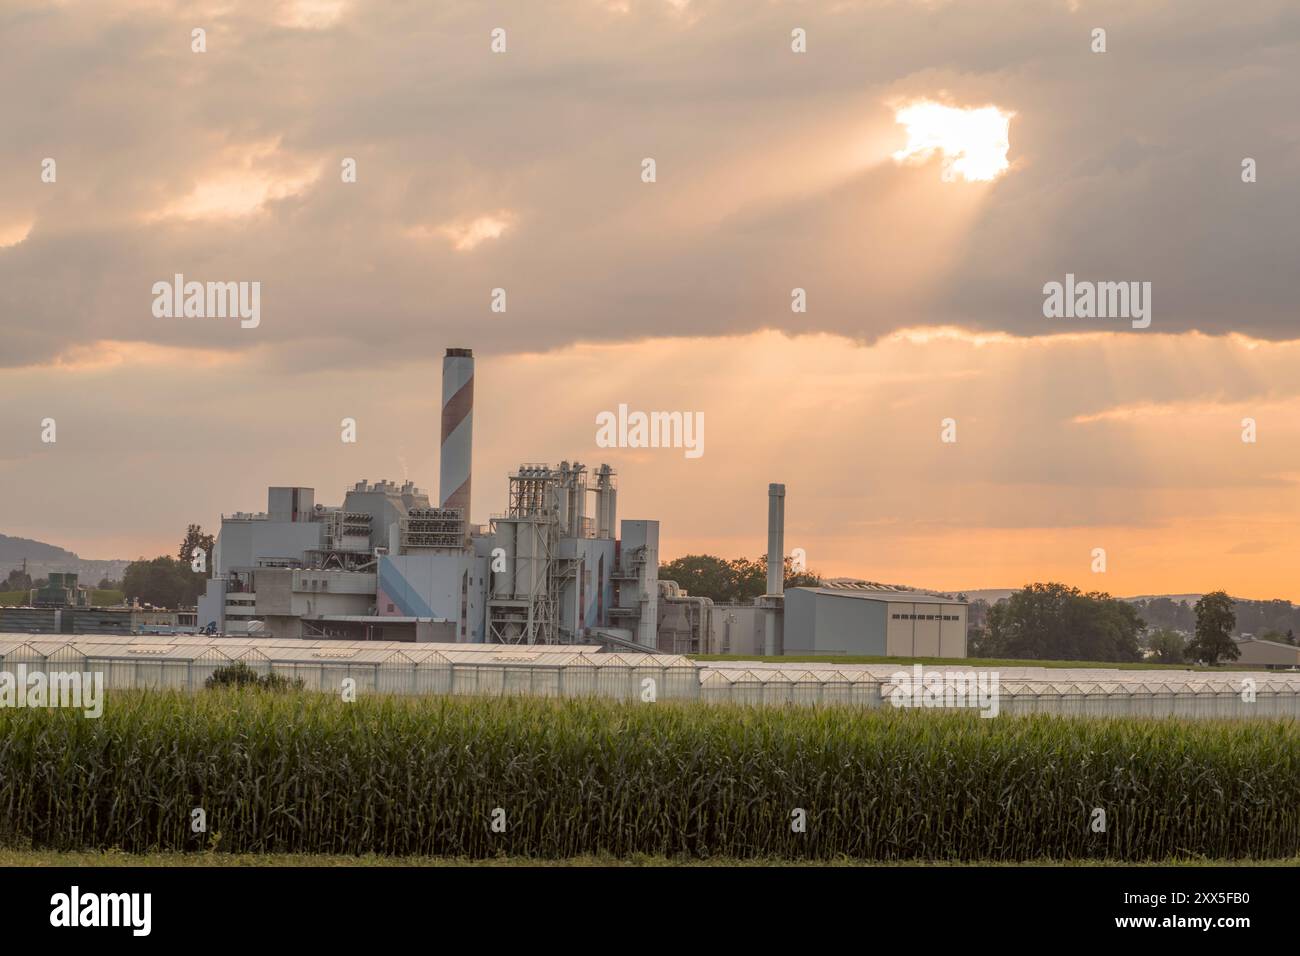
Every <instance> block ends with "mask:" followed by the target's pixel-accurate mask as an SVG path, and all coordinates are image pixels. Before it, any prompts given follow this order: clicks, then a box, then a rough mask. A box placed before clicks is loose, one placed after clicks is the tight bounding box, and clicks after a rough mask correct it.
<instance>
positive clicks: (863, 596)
mask: <svg viewBox="0 0 1300 956" xmlns="http://www.w3.org/2000/svg"><path fill="white" fill-rule="evenodd" d="M788 590H789V591H810V592H812V593H813V594H824V595H826V596H827V597H839V598H854V599H857V600H859V601H884V602H885V603H887V604H959V605H961V606H962V607H965V606H966V604H967V602H966V601H958V600H957V599H956V598H946V597H939V596H938V595H937V594H924V593H922V592H920V591H857V590H853V589H849V588H789V589H788Z"/></svg>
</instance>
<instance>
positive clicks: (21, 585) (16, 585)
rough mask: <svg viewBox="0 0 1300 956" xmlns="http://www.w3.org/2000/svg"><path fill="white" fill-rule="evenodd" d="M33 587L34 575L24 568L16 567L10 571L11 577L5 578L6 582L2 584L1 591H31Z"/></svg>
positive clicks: (0, 585)
mask: <svg viewBox="0 0 1300 956" xmlns="http://www.w3.org/2000/svg"><path fill="white" fill-rule="evenodd" d="M31 589H32V576H31V575H30V574H28V573H27V572H26V571H24V570H23V569H22V568H14V569H13V570H12V571H10V572H9V577H7V578H5V580H4V584H0V591H30V590H31Z"/></svg>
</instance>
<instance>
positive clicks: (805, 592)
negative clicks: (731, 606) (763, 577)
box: [784, 587, 966, 657]
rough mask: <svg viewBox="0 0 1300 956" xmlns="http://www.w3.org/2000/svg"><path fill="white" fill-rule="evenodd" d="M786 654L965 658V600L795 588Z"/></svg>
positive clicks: (789, 597) (788, 605)
mask: <svg viewBox="0 0 1300 956" xmlns="http://www.w3.org/2000/svg"><path fill="white" fill-rule="evenodd" d="M784 631H785V648H784V652H785V653H786V654H815V655H830V654H863V655H873V656H881V657H884V656H888V657H965V656H966V604H965V603H963V602H961V601H956V600H953V599H952V598H947V597H941V596H938V595H932V594H923V593H921V592H918V591H902V590H896V589H892V588H887V589H880V590H873V589H870V588H865V589H864V588H859V587H820V588H791V589H790V590H789V591H787V592H785V627H784Z"/></svg>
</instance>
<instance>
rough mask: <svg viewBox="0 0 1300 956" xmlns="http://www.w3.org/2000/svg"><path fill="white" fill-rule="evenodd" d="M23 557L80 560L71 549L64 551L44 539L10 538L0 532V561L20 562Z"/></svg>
mask: <svg viewBox="0 0 1300 956" xmlns="http://www.w3.org/2000/svg"><path fill="white" fill-rule="evenodd" d="M23 558H26V559H27V560H28V561H80V560H81V558H79V557H77V555H75V554H74V553H73V552H71V551H65V550H64V549H63V548H58V547H55V546H54V545H52V544H46V543H45V542H44V541H33V540H32V539H31V538H11V537H10V536H9V535H7V534H0V562H3V563H6V564H7V563H9V562H12V561H19V562H21V561H22V559H23Z"/></svg>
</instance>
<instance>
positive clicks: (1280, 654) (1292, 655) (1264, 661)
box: [1232, 636, 1300, 670]
mask: <svg viewBox="0 0 1300 956" xmlns="http://www.w3.org/2000/svg"><path fill="white" fill-rule="evenodd" d="M1233 642H1234V643H1235V644H1236V645H1237V650H1239V651H1240V652H1241V656H1240V657H1239V658H1237V660H1236V661H1233V662H1232V663H1235V664H1239V665H1242V666H1247V665H1248V666H1250V667H1265V668H1268V669H1269V670H1286V669H1291V668H1297V667H1300V647H1297V646H1296V645H1294V644H1283V643H1281V642H1279V641H1261V640H1259V639H1258V638H1256V637H1249V636H1243V637H1234V638H1233Z"/></svg>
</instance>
